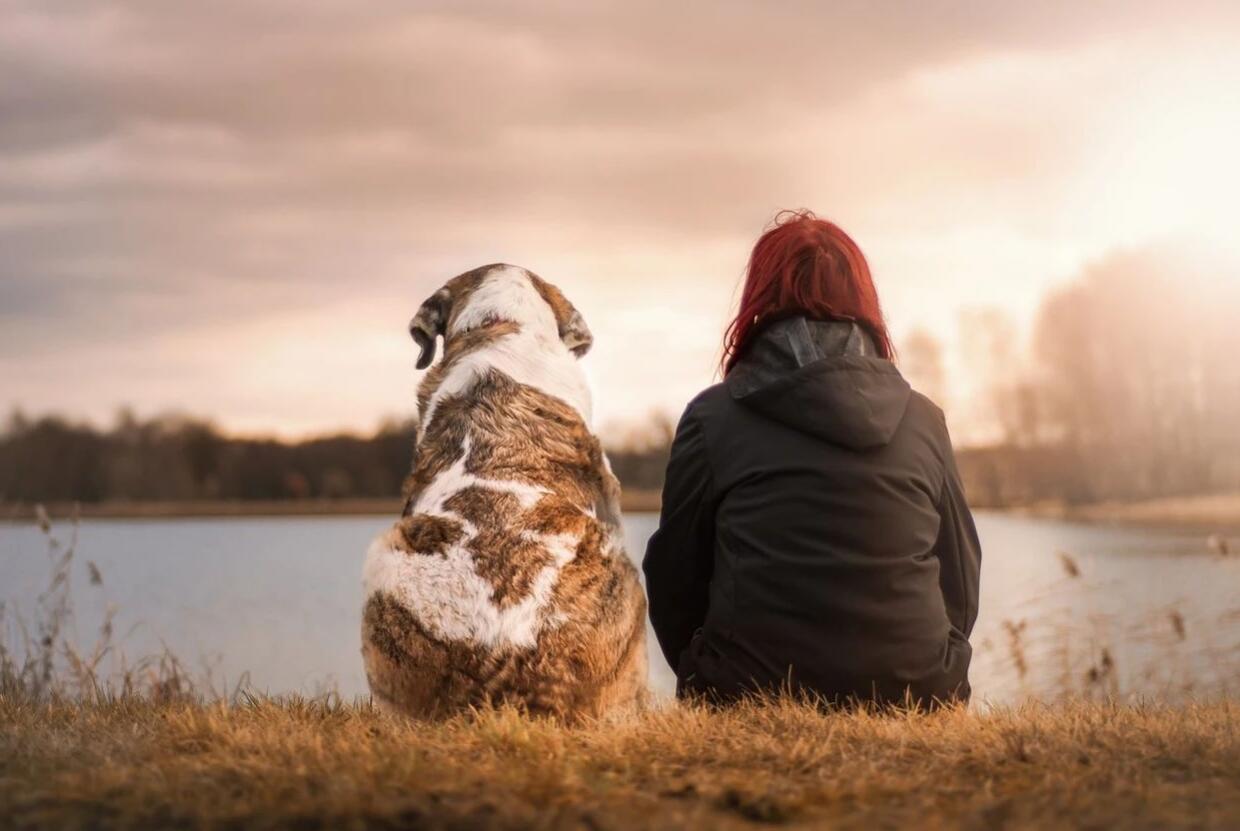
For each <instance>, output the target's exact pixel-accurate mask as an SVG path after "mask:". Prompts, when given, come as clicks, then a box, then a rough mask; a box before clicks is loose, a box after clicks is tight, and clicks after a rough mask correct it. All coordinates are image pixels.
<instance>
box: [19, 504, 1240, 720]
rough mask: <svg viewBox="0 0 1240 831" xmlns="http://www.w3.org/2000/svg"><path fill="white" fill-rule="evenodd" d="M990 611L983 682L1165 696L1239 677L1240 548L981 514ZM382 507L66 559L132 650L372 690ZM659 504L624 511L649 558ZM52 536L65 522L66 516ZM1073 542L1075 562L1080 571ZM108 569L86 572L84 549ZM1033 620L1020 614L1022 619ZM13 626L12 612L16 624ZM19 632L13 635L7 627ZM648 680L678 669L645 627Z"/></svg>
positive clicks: (32, 540) (88, 628) (92, 526)
mask: <svg viewBox="0 0 1240 831" xmlns="http://www.w3.org/2000/svg"><path fill="white" fill-rule="evenodd" d="M977 519H978V529H979V533H980V535H981V538H982V546H983V551H984V561H983V568H982V597H981V611H980V615H979V619H978V624H977V629H976V630H975V632H974V636H973V643H974V647H975V658H974V665H973V666H974V670H973V682H974V689H975V692H976V694H977V695H978V696H979V697H980V698H983V699H988V700H993V701H1005V700H1012V699H1015V698H1020V697H1025V696H1039V697H1050V696H1053V695H1056V694H1058V693H1061V692H1064V691H1090V690H1094V691H1106V690H1108V689H1112V690H1118V691H1121V692H1136V693H1144V694H1154V695H1164V694H1169V693H1170V694H1178V693H1181V692H1183V691H1184V690H1185V689H1187V688H1191V689H1192V690H1197V691H1202V690H1213V689H1218V688H1219V687H1222V686H1230V685H1232V684H1234V683H1235V682H1236V681H1237V680H1240V611H1237V610H1240V600H1238V599H1237V598H1238V597H1240V593H1238V592H1237V589H1238V588H1240V562H1237V561H1236V560H1235V559H1233V560H1230V561H1229V560H1225V559H1220V558H1217V557H1215V556H1214V555H1212V554H1211V553H1210V552H1209V550H1208V549H1207V547H1206V544H1205V540H1204V537H1202V536H1201V535H1199V534H1192V533H1184V532H1179V533H1177V532H1165V531H1160V532H1150V531H1144V530H1138V529H1130V528H1110V527H1103V526H1090V525H1082V524H1074V523H1066V522H1058V521H1050V520H1039V519H1029V518H1022V517H1014V516H1008V515H1002V514H991V513H980V514H979V515H978V517H977ZM389 522H390V520H389V519H387V518H384V517H285V518H248V517H247V518H227V519H158V520H133V521H129V520H93V521H92V520H87V521H83V522H82V523H81V526H80V528H79V529H78V543H77V549H76V551H77V555H76V559H75V561H74V569H73V573H72V580H73V583H72V592H73V598H74V606H75V610H76V630H77V636H78V638H79V640H80V641H82V642H84V643H90V642H92V639H93V637H94V629H95V628H96V627H97V626H98V623H99V621H100V620H101V619H102V616H103V611H104V609H105V608H106V606H107V605H108V604H115V606H116V608H117V609H118V612H117V616H116V620H115V631H116V633H117V634H118V636H123V637H121V645H122V647H123V649H124V652H125V654H126V655H127V656H129V658H130V659H133V658H135V657H138V656H142V655H147V654H150V653H152V652H156V651H159V650H160V649H161V648H162V647H163V646H164V645H166V646H167V647H168V649H170V650H171V651H172V652H173V653H174V654H176V655H178V656H179V657H181V658H182V659H183V660H184V661H185V662H186V663H187V664H188V665H189V667H190V668H191V669H193V670H202V669H203V668H204V667H205V666H209V667H210V668H211V672H212V674H213V677H214V679H215V681H216V683H217V685H218V687H219V688H221V689H222V688H223V687H224V686H225V685H227V684H232V683H235V682H236V680H237V679H238V678H239V676H240V675H241V673H243V672H248V673H249V678H250V683H251V685H252V686H253V687H255V688H257V689H259V690H266V691H269V692H272V693H280V692H292V691H296V692H303V693H316V692H321V691H324V690H327V689H336V690H338V691H339V692H340V693H341V694H342V695H344V696H346V697H350V696H354V695H362V694H365V692H366V683H365V676H364V674H363V672H362V664H361V658H360V655H359V651H358V631H359V626H360V612H361V584H360V572H361V564H362V557H363V554H364V552H365V550H366V546H367V544H368V543H369V541H370V539H371V538H372V537H373V536H374V535H375V534H376V533H378V532H380V531H381V530H383V529H384V528H385V527H386V526H387V525H388V524H389ZM656 523H657V517H656V516H654V515H652V514H633V515H630V516H629V517H628V518H627V519H626V522H625V531H626V535H627V540H628V548H629V552H630V556H632V557H633V558H634V560H640V557H641V553H642V551H643V549H644V547H645V542H646V539H647V538H648V537H649V535H650V534H651V533H652V532H653V530H654V528H655V525H656ZM54 533H55V535H56V536H58V537H61V538H63V539H67V538H68V536H69V535H70V528H69V526H67V525H60V526H57V528H56V529H55V531H54ZM46 549H47V545H46V540H45V538H44V536H43V535H42V534H41V533H40V531H39V530H38V528H36V527H35V526H33V525H24V524H21V525H0V600H2V601H4V602H5V603H6V607H7V611H8V617H9V620H10V622H11V621H12V620H13V618H14V613H15V612H16V613H17V614H20V615H21V616H23V617H25V618H26V619H29V618H30V615H31V612H32V610H33V604H34V598H35V597H36V596H37V595H38V594H39V592H41V591H42V590H43V589H44V588H46V585H47V580H48V574H49V573H50V572H49V561H48V556H47V552H46ZM1061 553H1062V554H1066V555H1068V556H1069V557H1070V558H1071V562H1072V564H1074V566H1075V568H1076V569H1077V570H1078V572H1079V574H1078V575H1077V576H1071V575H1070V574H1069V567H1068V566H1066V565H1065V561H1064V559H1063V557H1061ZM88 561H90V562H92V563H94V564H95V565H96V566H97V568H98V569H99V572H100V573H101V574H102V576H103V584H102V585H101V586H95V585H91V584H90V581H89V579H88V574H89V572H88V565H87V562H88ZM1022 621H1023V622H1024V624H1023V627H1022V624H1021V622H1022ZM10 628H11V627H10ZM14 634H15V633H14V632H12V631H10V633H9V637H10V641H12V638H13V636H14ZM650 655H651V681H652V684H653V685H654V686H655V688H656V689H658V690H660V691H663V692H668V691H670V690H671V688H672V686H673V678H672V675H671V672H670V670H669V669H668V667H667V664H666V663H665V662H664V660H663V659H662V657H661V655H660V654H659V649H658V646H657V644H656V643H655V641H654V636H653V633H651V635H650Z"/></svg>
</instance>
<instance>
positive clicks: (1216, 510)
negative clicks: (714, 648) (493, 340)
mask: <svg viewBox="0 0 1240 831" xmlns="http://www.w3.org/2000/svg"><path fill="white" fill-rule="evenodd" d="M659 505H660V493H659V492H658V491H653V490H626V491H625V492H624V494H623V496H622V498H621V507H622V508H623V510H624V511H625V512H628V513H647V512H657V511H658V510H659ZM46 508H47V513H48V516H49V517H51V518H52V519H53V520H65V519H69V518H71V517H73V516H75V515H76V516H79V517H80V518H82V519H203V518H212V517H218V518H229V517H312V516H324V517H329V516H331V517H335V516H386V517H391V516H395V515H397V514H398V513H400V508H401V504H400V500H399V499H284V500H215V501H212V500H195V501H168V502H155V501H123V502H122V501H114V502H96V503H81V504H79V505H74V504H71V503H52V504H48V505H47V506H46ZM978 510H985V511H993V512H995V513H1003V514H1012V515H1016V516H1027V517H1033V518H1037V519H1052V520H1063V521H1067V522H1085V523H1091V524H1100V525H1124V526H1129V527H1147V528H1167V529H1184V530H1201V531H1203V532H1228V533H1240V493H1222V494H1205V495H1200V496H1185V497H1169V498H1165V499H1151V500H1144V501H1138V502H1099V503H1093V504H1088V505H1065V504H1062V503H1053V502H1048V503H1040V504H1035V505H1018V506H1004V507H986V508H979V509H978ZM33 519H35V507H34V505H33V504H25V503H22V504H17V503H14V504H7V505H0V522H2V521H11V522H29V521H31V520H33Z"/></svg>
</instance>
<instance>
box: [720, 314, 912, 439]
mask: <svg viewBox="0 0 1240 831" xmlns="http://www.w3.org/2000/svg"><path fill="white" fill-rule="evenodd" d="M724 384H725V385H726V386H727V388H728V391H729V392H730V393H731V394H732V397H733V398H734V399H736V400H737V401H738V402H740V403H741V404H743V405H745V406H746V407H749V408H751V409H753V410H755V411H757V412H759V413H762V415H764V416H766V417H767V418H771V419H774V420H775V421H778V422H780V423H782V424H786V425H788V426H789V427H793V428H795V429H797V430H800V431H801V432H803V433H809V434H811V435H814V436H818V437H819V438H823V439H826V440H827V441H829V442H831V443H833V444H839V445H843V446H844V447H848V448H852V449H854V450H865V449H869V448H874V447H881V446H882V445H885V444H887V443H888V442H890V441H891V437H892V436H893V435H894V434H895V432H896V428H898V427H899V426H900V422H901V421H902V420H903V419H904V410H905V408H906V407H907V406H908V399H909V385H908V382H907V381H905V380H904V378H903V376H901V375H900V372H899V370H897V369H896V367H895V364H893V363H891V362H890V361H888V360H885V359H883V358H881V357H879V354H878V350H877V349H876V348H875V346H874V341H873V340H871V338H870V336H869V335H868V334H867V333H866V332H865V330H864V329H862V328H861V327H860V326H859V325H858V324H857V323H855V322H852V321H843V320H809V319H808V318H805V317H791V318H786V319H784V320H780V321H777V322H775V323H773V324H771V325H770V326H768V327H767V328H766V329H765V330H763V331H762V333H761V334H759V335H758V337H757V338H756V339H755V340H754V341H753V342H752V343H751V344H750V345H749V347H748V348H747V349H746V350H745V354H744V355H742V356H741V359H740V361H739V362H738V363H737V364H736V366H734V367H733V368H732V371H731V372H729V373H728V375H727V377H726V378H725V379H724Z"/></svg>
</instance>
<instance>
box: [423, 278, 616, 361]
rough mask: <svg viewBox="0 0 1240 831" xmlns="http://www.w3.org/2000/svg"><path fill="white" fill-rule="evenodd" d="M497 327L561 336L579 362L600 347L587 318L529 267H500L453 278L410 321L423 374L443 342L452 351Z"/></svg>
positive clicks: (427, 300) (429, 298)
mask: <svg viewBox="0 0 1240 831" xmlns="http://www.w3.org/2000/svg"><path fill="white" fill-rule="evenodd" d="M497 323H510V324H515V325H516V326H517V327H518V328H519V330H520V331H521V332H524V333H530V334H534V335H539V334H544V335H546V336H549V337H558V338H559V339H560V340H561V341H562V342H563V343H564V346H565V347H566V348H567V349H568V350H569V351H570V352H572V353H573V354H574V355H576V356H577V357H578V358H580V357H581V356H583V355H585V354H586V353H587V352H589V351H590V346H591V345H592V344H593V343H594V338H593V336H591V334H590V330H589V328H588V327H587V326H586V322H585V319H584V318H582V316H581V313H580V312H578V311H577V310H576V309H575V308H573V304H572V303H570V302H568V299H567V298H566V297H565V296H564V295H563V293H562V292H561V291H560V290H559V289H558V288H556V287H555V286H553V285H551V284H550V283H548V282H547V281H546V280H543V279H541V278H540V277H538V276H537V275H535V274H532V273H530V272H529V271H526V270H525V269H524V268H520V267H518V266H515V265H506V264H503V263H497V264H495V265H484V266H482V267H481V268H475V269H474V270H473V271H467V272H465V273H464V274H460V275H458V276H456V277H453V278H452V279H451V280H449V281H448V282H447V283H445V284H444V286H443V288H441V289H440V290H439V291H437V292H435V293H434V294H432V295H431V296H430V297H428V298H427V299H426V302H425V303H423V304H422V306H421V308H419V309H418V313H417V314H416V315H414V316H413V320H411V321H409V334H410V335H412V336H413V340H414V341H415V342H416V343H417V345H418V348H419V349H420V350H421V352H420V353H419V355H418V369H426V368H427V367H428V366H430V365H431V361H433V360H434V359H435V344H436V339H437V338H438V337H440V336H442V337H443V339H444V344H445V349H446V348H447V346H446V345H447V344H448V343H449V342H450V341H451V339H452V338H454V337H457V336H458V335H461V334H463V333H465V332H469V331H472V330H474V329H480V328H482V327H484V326H491V325H494V324H497Z"/></svg>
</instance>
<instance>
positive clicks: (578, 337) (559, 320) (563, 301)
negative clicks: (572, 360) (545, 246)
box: [530, 274, 594, 358]
mask: <svg viewBox="0 0 1240 831" xmlns="http://www.w3.org/2000/svg"><path fill="white" fill-rule="evenodd" d="M530 280H531V281H532V282H533V284H534V288H536V289H538V293H539V294H541V295H542V298H543V300H546V301H547V305H548V306H550V307H551V311H553V312H555V325H556V328H557V329H559V332H560V340H562V341H564V345H565V346H567V347H568V349H569V351H570V352H572V353H573V354H574V355H576V356H577V357H578V358H582V357H585V354H586V353H587V352H589V351H590V347H591V346H593V345H594V335H592V334H590V327H589V326H587V325H586V319H585V318H584V317H582V316H581V312H579V311H577V307H576V306H574V305H573V304H572V303H570V302H568V298H567V297H565V296H564V292H562V291H560V290H559V289H558V288H556V287H555V286H553V285H551V284H550V283H548V282H547V281H546V280H544V279H542V278H541V277H538V276H536V275H534V274H531V275H530Z"/></svg>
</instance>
